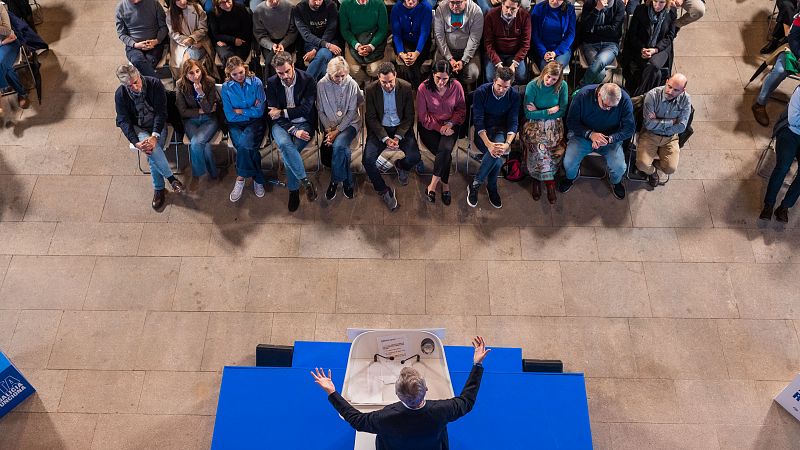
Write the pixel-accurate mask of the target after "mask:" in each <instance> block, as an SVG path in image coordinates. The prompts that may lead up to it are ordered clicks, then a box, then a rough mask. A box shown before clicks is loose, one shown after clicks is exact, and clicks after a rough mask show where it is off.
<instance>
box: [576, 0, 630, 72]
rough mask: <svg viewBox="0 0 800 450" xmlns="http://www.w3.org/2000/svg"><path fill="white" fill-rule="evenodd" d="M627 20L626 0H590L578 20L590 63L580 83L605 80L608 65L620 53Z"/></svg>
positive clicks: (586, 56)
mask: <svg viewBox="0 0 800 450" xmlns="http://www.w3.org/2000/svg"><path fill="white" fill-rule="evenodd" d="M624 23H625V3H624V2H623V0H586V1H585V2H584V4H583V9H582V10H581V17H580V20H579V21H578V30H579V31H580V36H581V53H583V57H584V59H585V60H586V63H587V64H588V65H589V68H588V69H586V73H584V74H583V78H581V82H580V86H586V85H587V84H598V83H602V82H603V81H604V80H605V78H606V66H608V65H609V64H611V63H613V62H614V58H616V57H617V55H618V54H619V44H620V40H621V39H622V26H623V24H624Z"/></svg>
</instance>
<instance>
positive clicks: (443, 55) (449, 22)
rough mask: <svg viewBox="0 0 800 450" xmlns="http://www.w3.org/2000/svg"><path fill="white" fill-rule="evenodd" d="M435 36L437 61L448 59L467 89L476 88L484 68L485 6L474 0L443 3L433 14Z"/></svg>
mask: <svg viewBox="0 0 800 450" xmlns="http://www.w3.org/2000/svg"><path fill="white" fill-rule="evenodd" d="M433 36H434V38H435V39H436V60H437V61H438V60H441V59H443V60H445V61H448V62H449V63H450V68H451V69H453V73H455V74H458V79H459V81H461V84H462V85H464V90H465V91H467V92H471V91H472V90H474V89H475V84H476V83H477V81H478V76H479V75H480V71H481V59H480V55H479V54H478V49H479V48H480V43H481V37H482V36H483V13H482V12H481V8H480V7H479V6H478V5H476V4H475V2H473V1H470V0H450V1H443V2H441V3H439V6H438V7H437V8H436V12H435V13H434V15H433Z"/></svg>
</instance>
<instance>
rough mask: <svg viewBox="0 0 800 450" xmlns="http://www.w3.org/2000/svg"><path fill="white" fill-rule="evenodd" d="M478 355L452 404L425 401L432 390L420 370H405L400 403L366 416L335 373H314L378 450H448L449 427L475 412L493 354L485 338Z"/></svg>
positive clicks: (336, 405) (398, 385)
mask: <svg viewBox="0 0 800 450" xmlns="http://www.w3.org/2000/svg"><path fill="white" fill-rule="evenodd" d="M472 346H473V347H474V348H475V353H474V355H473V357H472V361H473V366H472V371H470V374H469V378H467V382H466V384H465V385H464V389H462V390H461V395H459V396H458V397H454V398H451V399H448V400H430V401H426V400H425V393H426V392H427V391H428V388H427V387H426V385H425V379H424V378H422V376H421V375H420V374H419V372H417V370H416V369H413V368H411V367H405V368H403V370H401V371H400V376H399V377H398V379H397V383H396V384H395V392H396V393H397V397H398V398H399V399H400V401H399V402H397V403H393V404H391V405H388V406H386V407H384V408H383V409H381V410H378V411H374V412H370V413H362V412H360V411H358V410H357V409H355V408H354V407H353V406H351V405H350V403H348V401H347V400H345V399H344V398H343V397H342V396H341V395H340V394H339V393H338V392H336V387H334V385H333V381H331V371H330V369H328V374H327V375H326V374H325V371H324V370H323V369H320V368H317V369H316V371H315V372H311V375H312V376H313V377H314V381H316V383H317V384H318V385H319V386H320V387H321V388H322V389H323V390H324V391H325V392H326V393H327V394H328V401H330V402H331V404H332V405H333V407H334V408H336V411H338V412H339V414H341V416H342V417H343V418H344V420H346V421H347V423H349V424H350V426H352V427H353V428H355V429H356V430H357V431H362V432H366V433H372V434H376V435H377V438H376V439H375V444H376V449H377V450H447V449H449V448H450V446H449V443H448V439H447V424H448V423H449V422H453V421H455V420H457V419H458V418H460V417H461V416H463V415H465V414H467V413H468V412H470V410H472V406H473V405H474V404H475V398H476V397H477V395H478V389H479V388H480V385H481V376H482V375H483V365H482V363H483V359H484V358H485V357H486V354H487V353H489V352H490V351H491V350H490V349H487V348H486V344H485V342H484V340H483V337H481V336H476V337H475V338H474V339H473V340H472Z"/></svg>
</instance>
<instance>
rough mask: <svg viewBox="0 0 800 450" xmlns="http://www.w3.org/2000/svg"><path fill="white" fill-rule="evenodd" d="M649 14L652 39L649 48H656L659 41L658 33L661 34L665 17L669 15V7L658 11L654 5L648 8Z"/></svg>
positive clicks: (648, 44)
mask: <svg viewBox="0 0 800 450" xmlns="http://www.w3.org/2000/svg"><path fill="white" fill-rule="evenodd" d="M647 15H648V16H649V17H650V40H649V41H648V43H647V48H655V46H656V42H658V35H659V34H661V27H662V26H663V25H664V18H665V17H666V16H667V8H664V9H662V10H661V12H659V13H657V12H656V11H655V10H654V9H653V7H652V6H651V7H649V8H647Z"/></svg>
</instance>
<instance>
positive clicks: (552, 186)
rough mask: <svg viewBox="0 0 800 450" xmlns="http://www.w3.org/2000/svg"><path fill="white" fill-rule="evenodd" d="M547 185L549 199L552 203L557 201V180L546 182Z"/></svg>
mask: <svg viewBox="0 0 800 450" xmlns="http://www.w3.org/2000/svg"><path fill="white" fill-rule="evenodd" d="M545 187H546V188H547V201H548V202H550V204H551V205H553V204H555V203H556V183H555V181H551V182H549V183H545Z"/></svg>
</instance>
